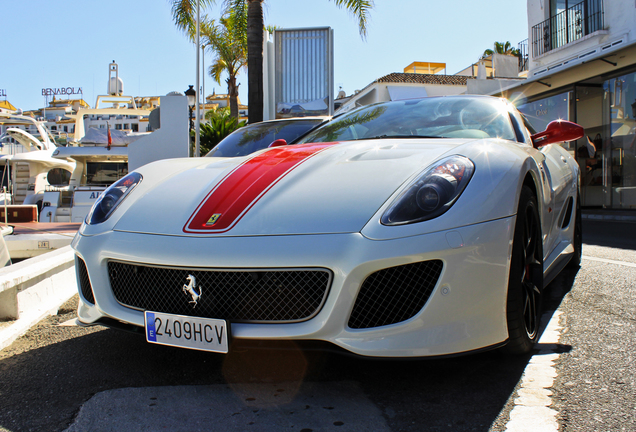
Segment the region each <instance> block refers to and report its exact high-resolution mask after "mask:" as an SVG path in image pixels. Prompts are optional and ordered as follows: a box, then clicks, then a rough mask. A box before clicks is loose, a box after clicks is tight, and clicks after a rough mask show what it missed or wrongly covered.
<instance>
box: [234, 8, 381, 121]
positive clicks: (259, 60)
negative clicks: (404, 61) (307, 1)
mask: <svg viewBox="0 0 636 432" xmlns="http://www.w3.org/2000/svg"><path fill="white" fill-rule="evenodd" d="M332 1H333V2H334V3H335V4H336V6H338V7H339V8H343V7H344V8H345V9H347V10H348V11H349V12H351V14H352V15H353V16H354V17H355V18H357V20H358V28H359V30H360V36H362V38H363V39H364V38H365V37H366V35H367V18H368V14H369V11H370V10H371V9H373V6H374V5H373V0H332ZM263 2H264V0H225V5H226V8H227V9H228V10H232V9H235V8H238V7H241V6H242V7H244V6H245V4H246V3H247V85H248V95H247V99H248V105H249V122H250V123H254V122H259V121H262V120H263V28H264V21H263Z"/></svg>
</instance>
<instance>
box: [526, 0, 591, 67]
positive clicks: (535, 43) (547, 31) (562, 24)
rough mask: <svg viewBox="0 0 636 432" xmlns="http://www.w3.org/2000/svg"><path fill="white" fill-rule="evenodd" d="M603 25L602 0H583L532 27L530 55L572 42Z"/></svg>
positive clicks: (543, 52) (542, 52) (536, 54)
mask: <svg viewBox="0 0 636 432" xmlns="http://www.w3.org/2000/svg"><path fill="white" fill-rule="evenodd" d="M603 26H604V24H603V0H583V1H582V2H581V3H578V4H575V5H574V6H572V7H570V8H568V9H566V10H564V11H563V12H561V13H558V14H556V15H553V16H551V17H550V18H548V19H547V20H545V21H543V22H542V23H539V24H537V25H536V26H534V27H532V56H533V57H537V56H540V55H542V54H545V53H547V52H548V51H551V50H553V49H556V48H559V47H561V46H563V45H566V44H568V43H570V42H574V41H576V40H578V39H581V38H582V37H583V36H586V35H588V34H590V33H594V32H595V31H598V30H601V29H602V28H603Z"/></svg>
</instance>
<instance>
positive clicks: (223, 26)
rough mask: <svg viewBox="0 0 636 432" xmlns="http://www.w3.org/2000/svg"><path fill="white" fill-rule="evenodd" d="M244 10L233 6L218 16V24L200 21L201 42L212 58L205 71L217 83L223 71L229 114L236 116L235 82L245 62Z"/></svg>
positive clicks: (245, 20)
mask: <svg viewBox="0 0 636 432" xmlns="http://www.w3.org/2000/svg"><path fill="white" fill-rule="evenodd" d="M246 23H247V10H245V9H244V8H243V9H241V8H237V9H234V10H232V11H230V12H228V13H227V14H226V15H225V16H224V17H223V18H221V19H220V25H215V23H214V21H213V20H212V21H208V20H206V21H205V22H203V23H202V24H201V36H202V43H203V45H205V46H206V47H207V49H208V51H210V52H211V53H212V54H213V55H214V61H213V63H212V65H211V66H210V68H209V73H210V76H211V77H212V78H214V80H215V81H216V82H217V83H219V84H221V75H222V74H223V73H227V75H228V78H227V79H226V80H225V82H226V83H227V93H228V96H229V98H230V115H231V116H232V117H234V118H237V119H238V117H239V111H238V85H237V84H236V76H237V75H238V73H239V71H240V69H241V68H242V67H243V66H245V65H246V63H247V57H246V55H247V36H246V33H245V30H244V29H245V26H246Z"/></svg>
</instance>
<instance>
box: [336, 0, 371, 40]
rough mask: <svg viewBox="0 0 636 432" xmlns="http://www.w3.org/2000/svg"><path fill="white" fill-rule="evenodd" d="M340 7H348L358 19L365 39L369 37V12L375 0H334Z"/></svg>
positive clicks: (361, 33) (361, 34)
mask: <svg viewBox="0 0 636 432" xmlns="http://www.w3.org/2000/svg"><path fill="white" fill-rule="evenodd" d="M333 2H334V3H335V4H336V6H338V7H339V8H343V7H344V8H345V9H347V10H348V11H349V12H350V13H351V14H352V15H353V16H354V17H355V18H357V20H358V30H359V31H360V36H362V38H363V39H365V38H366V37H367V21H368V19H369V12H370V11H371V9H373V7H374V6H375V5H374V4H373V0H333Z"/></svg>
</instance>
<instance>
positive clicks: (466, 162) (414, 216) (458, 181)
mask: <svg viewBox="0 0 636 432" xmlns="http://www.w3.org/2000/svg"><path fill="white" fill-rule="evenodd" d="M474 171H475V166H474V165H473V163H472V162H471V161H470V159H467V158H465V157H463V156H450V157H447V158H445V159H442V160H440V161H438V162H437V163H435V165H433V166H431V167H430V168H428V169H427V170H426V171H424V172H423V173H422V174H421V175H420V176H419V177H418V178H417V180H415V181H414V182H413V183H412V184H411V185H410V186H409V187H407V188H406V190H405V191H404V192H403V193H402V194H400V196H398V197H397V199H396V200H395V201H394V202H393V204H391V206H390V207H389V209H388V210H387V211H386V212H385V213H384V215H382V219H381V222H382V224H383V225H404V224H409V223H415V222H422V221H425V220H429V219H433V218H436V217H438V216H439V215H441V214H443V213H445V212H446V211H447V210H448V209H449V208H451V206H452V205H453V204H454V203H455V201H457V198H458V197H459V196H460V195H461V193H462V192H463V190H464V188H465V187H466V185H467V184H468V182H469V181H470V178H471V177H472V175H473V172H474Z"/></svg>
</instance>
